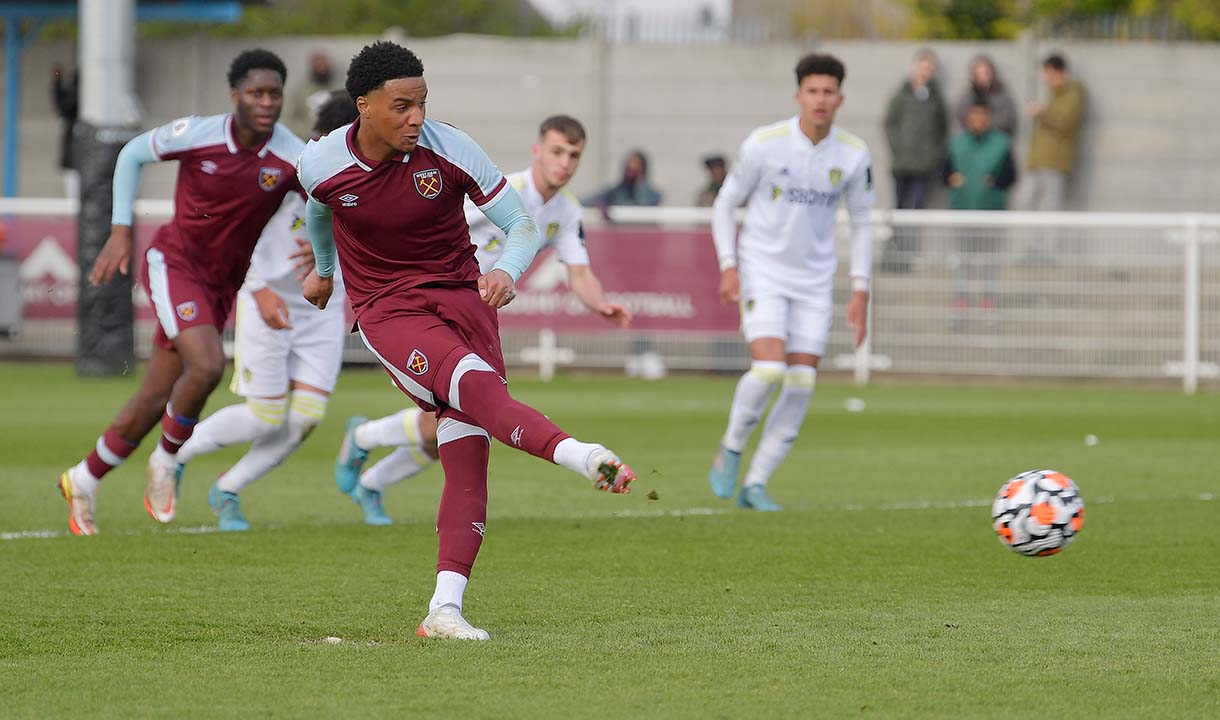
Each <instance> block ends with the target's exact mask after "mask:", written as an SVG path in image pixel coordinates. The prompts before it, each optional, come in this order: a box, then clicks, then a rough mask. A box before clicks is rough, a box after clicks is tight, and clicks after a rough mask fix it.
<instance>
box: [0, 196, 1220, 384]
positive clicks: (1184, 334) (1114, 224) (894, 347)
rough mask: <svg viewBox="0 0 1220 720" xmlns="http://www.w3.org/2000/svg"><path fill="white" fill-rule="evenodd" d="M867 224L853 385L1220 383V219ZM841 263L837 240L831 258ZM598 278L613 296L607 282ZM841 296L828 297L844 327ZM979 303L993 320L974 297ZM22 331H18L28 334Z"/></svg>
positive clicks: (672, 350)
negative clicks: (867, 300)
mask: <svg viewBox="0 0 1220 720" xmlns="http://www.w3.org/2000/svg"><path fill="white" fill-rule="evenodd" d="M172 212H173V204H172V202H170V201H168V200H152V201H149V200H144V201H139V202H137V204H136V217H137V218H143V219H146V220H153V221H156V220H162V219H165V218H168V217H170V216H171V214H172ZM76 214H77V208H76V203H75V202H73V201H68V200H63V199H28V198H17V199H0V222H3V220H4V219H5V218H6V217H11V216H41V217H64V216H68V217H74V216H75V215H76ZM607 215H608V216H603V214H602V213H601V212H600V211H597V210H592V209H591V210H588V211H586V222H587V223H588V224H590V225H597V224H604V223H607V222H613V223H615V224H617V225H619V226H624V227H630V226H632V225H647V226H652V227H660V228H667V227H673V228H692V227H695V228H706V227H708V226H710V222H711V209H710V208H683V207H674V208H668V207H661V208H636V207H618V208H611V209H610V210H609V211H608V214H607ZM872 218H873V224H874V226H875V228H876V255H875V257H876V267H875V281H874V303H873V313H874V317H873V323H872V324H871V325H872V328H873V330H874V333H873V335H872V336H870V340H869V342H868V343H866V345H865V346H864V347H862V348H860V349H859V350H854V349H853V348H851V347H850V342H849V338H848V333H847V330H846V328H845V326H844V324H843V323H842V321H841V318H837V319H836V324H835V331H834V333H833V334H832V342H831V348H830V351H829V352H828V355H829V357H828V358H827V360H828V361H829V362H830V363H831V364H832V366H833V367H835V368H838V369H843V370H851V371H853V373H854V375H855V378H856V380H857V381H858V382H861V383H864V382H867V381H868V379H869V377H870V375H871V373H872V372H873V371H876V370H892V371H894V372H902V373H931V374H941V375H959V374H960V375H985V376H1042V377H1097V378H1112V379H1156V378H1166V377H1177V378H1180V379H1181V382H1182V387H1183V390H1184V391H1185V392H1187V393H1193V392H1195V391H1196V389H1197V388H1198V386H1199V384H1200V381H1206V380H1213V379H1215V378H1217V377H1220V367H1218V366H1217V363H1218V362H1220V250H1218V245H1220V244H1218V242H1217V241H1218V240H1220V214H1199V213H1180V214H1179V213H1029V212H1016V211H1010V212H958V211H938V210H929V211H911V210H877V211H874V213H873V216H872ZM842 220H843V222H841V223H840V225H841V228H845V225H844V223H845V218H842ZM708 251H709V252H711V248H710V242H709V249H708ZM846 251H847V243H846V239H845V234H844V237H843V238H842V240H841V242H840V253H841V258H844V259H845V256H846ZM896 260H897V261H896ZM840 275H841V276H842V275H845V273H843V272H840ZM605 280H606V284H607V286H608V287H610V288H611V289H612V288H613V284H614V283H613V278H605ZM848 293H849V289H848V288H847V286H846V282H845V281H843V282H841V283H839V285H838V286H837V287H836V302H837V303H838V305H839V313H840V314H841V312H842V306H843V305H844V304H845V303H844V301H845V300H846V298H847V297H848ZM987 296H990V297H992V298H993V299H994V307H986V304H987V303H986V302H985V301H980V300H979V299H978V298H979V297H987ZM963 297H965V298H966V302H964V303H963V302H961V300H962V298H963ZM61 324H63V321H61ZM32 325H34V323H27V330H26V332H27V334H34V335H37V334H38V333H39V332H40V330H39V329H38V328H35V327H31V326H32ZM51 330H53V332H51ZM51 330H47V329H43V331H42V332H43V334H44V335H45V336H46V337H47V338H50V336H51V335H56V336H59V335H62V336H63V338H62V339H60V340H54V339H53V338H52V339H50V340H46V341H44V342H41V343H40V344H35V345H31V346H24V347H23V346H22V345H21V342H20V339H19V340H17V341H5V340H0V355H3V354H13V353H23V354H31V353H34V354H40V353H46V354H59V355H66V354H71V352H72V351H73V347H72V339H71V333H72V331H73V330H74V328H71V327H62V328H53V329H51ZM517 335H521V334H520V333H518V334H517ZM52 340H54V341H52ZM654 341H655V344H656V347H657V349H659V350H660V352H661V354H662V355H663V356H664V357H665V359H666V362H667V363H668V364H669V366H670V367H671V368H676V369H714V370H733V369H737V368H739V367H744V366H745V363H746V354H745V352H744V347H743V346H742V345H741V343H740V338H739V336H737V335H736V334H732V335H729V334H715V335H708V334H706V333H704V334H697V333H692V334H685V335H684V334H674V333H669V334H665V335H661V336H657V337H656V338H654ZM6 345H7V346H8V347H6ZM543 345H545V346H546V347H552V348H555V349H556V350H557V351H563V353H564V357H563V358H562V360H561V361H560V362H562V363H563V364H565V365H567V364H570V365H573V366H576V367H614V366H621V364H622V363H623V361H624V353H625V352H626V351H627V350H626V349H625V348H624V343H622V341H621V339H619V338H611V337H608V336H606V335H605V334H599V333H585V334H580V333H568V334H564V333H560V334H558V335H557V336H552V337H551V338H549V343H544V344H543ZM540 347H542V346H540V345H539V343H538V337H537V336H536V335H532V334H525V335H521V336H520V337H510V336H506V337H505V350H506V354H507V355H509V356H511V358H510V362H512V361H513V360H519V361H525V357H526V356H528V364H537V363H551V364H552V367H551V368H550V370H553V361H554V360H555V358H551V357H550V355H549V354H548V353H541V354H540V352H539V348H540ZM360 352H361V350H360V349H359V348H356V347H355V346H353V347H352V348H351V349H350V352H349V356H348V357H349V359H353V360H355V359H364V358H363V357H362V356H360ZM543 355H545V356H546V357H542V356H543Z"/></svg>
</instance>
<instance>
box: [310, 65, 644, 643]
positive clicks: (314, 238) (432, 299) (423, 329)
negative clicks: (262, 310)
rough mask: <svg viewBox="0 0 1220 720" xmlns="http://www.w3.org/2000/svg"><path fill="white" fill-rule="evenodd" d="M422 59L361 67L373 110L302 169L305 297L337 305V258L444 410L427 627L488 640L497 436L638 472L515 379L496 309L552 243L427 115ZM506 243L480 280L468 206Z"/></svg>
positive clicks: (392, 346)
mask: <svg viewBox="0 0 1220 720" xmlns="http://www.w3.org/2000/svg"><path fill="white" fill-rule="evenodd" d="M423 75H424V68H423V64H422V63H420V61H419V59H418V58H417V57H416V56H415V55H414V53H412V52H411V51H409V50H407V49H406V48H403V47H400V46H398V45H395V44H394V43H390V42H378V43H374V44H373V45H369V46H367V47H365V48H364V49H363V50H361V51H360V53H359V54H358V55H356V57H355V58H353V59H352V63H351V66H350V67H349V68H348V74H347V90H348V92H349V93H350V94H351V96H352V97H353V98H355V100H356V108H357V110H358V111H359V113H360V116H359V117H358V118H356V121H355V122H354V123H352V125H351V126H350V127H348V128H346V129H343V128H340V129H339V130H336V131H335V132H332V133H331V134H329V135H327V136H326V137H324V138H321V139H319V140H316V141H313V142H310V143H309V144H308V145H307V146H306V148H305V151H304V152H303V153H302V154H301V159H300V162H299V164H298V173H299V175H300V179H301V184H302V185H303V186H304V187H305V189H306V191H307V192H308V194H309V200H308V201H307V203H306V213H305V215H306V224H307V227H308V229H309V236H310V241H311V242H312V243H313V249H314V258H315V261H316V269H315V271H314V273H313V274H311V275H310V276H309V277H308V278H307V279H306V280H305V297H306V298H308V299H309V300H310V301H312V302H314V304H316V305H317V306H319V307H325V306H326V303H327V302H328V300H329V299H330V295H331V291H332V285H333V282H332V280H331V275H332V274H333V273H334V269H335V267H334V266H335V253H336V250H337V251H338V259H339V263H340V264H341V265H342V267H343V278H344V281H345V283H346V285H347V292H348V297H349V298H350V299H351V302H352V307H353V309H354V310H355V313H356V322H357V328H358V330H359V333H360V336H361V338H362V339H363V340H364V343H365V345H367V346H368V348H369V350H370V351H372V353H373V354H374V355H376V356H377V358H378V359H379V360H380V361H381V363H382V365H384V366H385V369H386V372H388V373H389V374H390V377H391V378H392V379H393V380H394V383H395V385H397V386H398V388H399V389H400V390H402V391H403V392H404V393H406V394H407V395H408V396H409V397H410V398H411V399H412V400H413V401H414V402H415V403H416V404H417V405H419V406H420V407H421V408H423V409H425V410H429V411H435V412H436V413H437V417H438V418H439V420H440V422H439V424H438V427H437V440H438V443H439V450H440V456H441V457H440V459H441V466H442V467H443V468H444V471H445V486H444V489H443V491H442V493H441V502H440V509H439V510H438V513H437V521H436V528H437V534H438V536H439V541H440V543H439V544H440V547H439V561H438V563H437V576H436V592H435V594H434V595H433V596H432V600H431V602H430V603H429V608H428V615H427V617H425V619H424V621H423V622H422V623H421V624H420V626H419V629H418V631H417V634H419V635H420V636H424V637H443V638H460V639H472V640H486V639H488V637H489V635H488V633H487V632H486V631H485V630H482V629H479V628H476V627H473V626H471V625H470V623H468V622H466V620H465V619H464V618H463V617H462V614H461V609H462V596H463V594H464V592H465V589H466V583H467V579H468V578H469V576H470V572H471V568H472V566H473V565H474V561H475V557H476V556H477V554H478V551H479V547H480V545H481V544H482V541H483V535H484V533H485V531H486V522H487V461H488V454H489V451H490V438H492V437H494V438H496V439H497V440H499V441H501V442H503V443H505V444H507V445H510V446H512V447H516V448H518V449H521V450H524V451H525V452H528V453H530V454H531V455H536V456H538V457H540V458H543V459H545V460H548V461H551V462H554V463H556V464H558V465H562V466H564V467H566V468H568V469H570V470H573V471H575V472H577V473H579V474H581V475H583V476H584V477H586V478H589V479H590V480H592V481H593V483H594V486H595V487H597V488H599V489H602V490H610V491H612V492H619V493H621V492H627V491H628V490H629V489H630V488H629V484H630V483H631V481H632V480H634V479H635V474H634V473H633V472H632V471H631V468H629V467H627V466H626V465H625V464H623V463H622V462H621V461H620V460H619V459H618V457H617V456H616V455H615V454H614V453H612V452H610V451H609V450H607V449H606V448H605V447H602V446H601V445H597V444H592V443H583V442H580V441H578V440H576V439H574V438H572V437H570V436H569V435H568V434H567V433H565V432H564V431H563V430H561V429H559V428H558V427H556V426H555V424H554V423H552V422H551V421H550V420H548V419H547V418H546V417H545V416H544V415H542V413H540V412H538V411H537V410H535V409H533V408H531V407H529V406H527V405H524V404H522V403H520V402H517V401H516V400H514V399H513V398H512V397H511V396H510V395H509V393H508V388H507V381H506V380H505V379H504V375H505V371H504V358H503V355H502V353H501V350H500V335H499V323H498V320H497V315H496V309H498V308H501V307H503V306H504V305H506V304H508V303H509V302H512V300H513V297H514V296H515V295H516V292H515V290H514V282H515V281H516V279H517V278H519V277H520V276H521V273H522V272H524V271H525V269H526V267H527V266H528V265H529V263H530V262H532V261H533V258H534V254H535V253H537V251H538V248H539V247H540V245H541V242H542V238H541V237H540V235H539V231H538V226H537V225H536V224H535V223H534V221H533V220H532V219H531V218H530V216H529V215H528V214H526V212H525V210H524V208H523V207H522V204H521V199H520V197H519V196H518V195H517V192H516V191H515V190H514V189H513V188H512V186H511V185H510V184H509V183H508V182H507V181H506V180H505V178H504V176H503V174H501V173H500V171H499V169H498V168H496V166H495V165H494V164H493V163H492V162H491V160H490V159H489V158H488V157H487V155H486V153H484V152H483V150H482V148H480V147H479V146H478V145H477V144H476V143H475V142H474V141H473V140H472V139H470V137H469V136H467V135H466V134H465V133H463V132H461V131H460V130H457V129H455V128H453V127H452V126H449V125H446V124H444V123H440V122H436V121H435V120H429V119H426V118H425V115H426V113H425V106H426V102H427V96H428V85H427V83H426V82H425V80H424V77H423ZM467 197H469V198H470V199H471V201H472V202H473V203H474V204H475V205H476V206H477V207H478V208H479V209H480V210H481V211H482V212H483V213H484V214H485V215H487V217H488V218H489V219H491V221H492V222H494V223H495V224H496V225H497V226H499V227H500V228H501V229H502V230H503V231H504V234H505V237H506V238H507V241H506V243H505V248H504V254H503V255H502V256H501V257H500V259H499V260H498V261H497V262H496V263H495V264H494V265H493V267H492V269H491V270H489V271H488V272H487V273H486V274H481V273H480V272H479V265H478V263H477V262H476V261H475V246H474V245H473V244H472V243H471V242H470V233H469V229H468V226H467V224H466V216H465V213H464V212H463V210H462V205H463V202H464V201H465V199H466V198H467Z"/></svg>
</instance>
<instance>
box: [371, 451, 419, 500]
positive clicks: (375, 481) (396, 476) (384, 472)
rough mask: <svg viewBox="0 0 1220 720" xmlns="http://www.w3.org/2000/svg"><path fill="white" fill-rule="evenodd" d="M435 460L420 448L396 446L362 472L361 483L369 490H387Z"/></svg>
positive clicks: (416, 473) (414, 474)
mask: <svg viewBox="0 0 1220 720" xmlns="http://www.w3.org/2000/svg"><path fill="white" fill-rule="evenodd" d="M434 462H436V461H435V460H433V459H432V458H430V457H428V455H427V454H426V453H424V452H423V451H422V450H420V449H418V448H415V447H400V448H395V449H394V452H392V453H390V454H389V455H386V456H385V457H383V458H381V459H380V460H378V461H377V462H376V463H374V464H373V466H372V467H370V468H369V469H368V470H365V471H364V472H363V473H361V474H360V484H361V485H363V486H364V487H366V488H368V489H369V490H376V491H377V492H385V490H386V488H388V487H390V486H391V485H396V484H398V483H400V482H402V481H403V480H406V479H407V478H410V477H414V476H416V475H418V474H419V473H420V472H422V471H423V469H424V468H426V467H428V466H429V465H431V464H432V463H434Z"/></svg>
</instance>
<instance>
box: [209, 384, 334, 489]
mask: <svg viewBox="0 0 1220 720" xmlns="http://www.w3.org/2000/svg"><path fill="white" fill-rule="evenodd" d="M327 399H328V398H327V396H326V395H323V394H321V393H316V392H313V391H312V390H293V391H292V400H291V402H290V403H289V408H288V419H287V421H286V422H285V423H284V424H283V425H281V426H280V428H279V429H278V430H277V431H276V432H274V433H272V434H270V435H264V436H263V437H261V438H259V439H258V440H255V441H254V444H253V445H251V446H250V449H249V450H248V451H247V452H246V454H245V455H242V456H241V459H239V460H238V461H237V462H236V463H234V465H233V467H231V468H229V470H228V472H226V473H225V474H224V475H221V476H220V480H217V481H216V486H217V487H218V488H220V489H221V490H223V491H225V492H231V493H240V492H241V491H242V489H244V488H245V487H246V486H247V485H249V484H250V483H252V482H254V481H255V480H258V479H259V478H261V477H262V476H264V475H266V474H267V473H269V472H271V470H272V469H273V468H275V466H276V465H279V464H280V463H281V462H283V461H284V458H286V457H288V456H289V455H291V454H292V451H293V450H296V449H297V446H298V445H300V444H301V442H302V441H304V440H305V437H306V436H307V435H309V433H310V431H312V430H313V429H314V428H315V427H317V426H318V423H320V422H322V418H323V417H325V415H326V403H327Z"/></svg>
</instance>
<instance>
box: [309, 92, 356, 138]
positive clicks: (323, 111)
mask: <svg viewBox="0 0 1220 720" xmlns="http://www.w3.org/2000/svg"><path fill="white" fill-rule="evenodd" d="M357 115H359V113H358V112H357V111H356V103H355V102H354V101H353V100H352V96H351V95H348V94H347V91H346V90H332V91H331V93H330V97H328V98H326V102H324V103H322V107H320V108H318V118H317V120H315V121H314V124H313V131H314V132H315V133H317V134H318V135H325V134H326V133H328V132H330V131H331V130H334V129H335V128H340V127H343V126H344V125H347V124H348V123H350V122H352V121H353V120H355V119H356V116H357Z"/></svg>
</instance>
